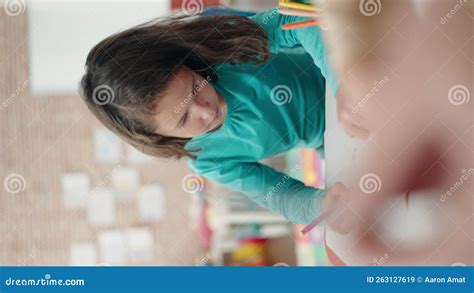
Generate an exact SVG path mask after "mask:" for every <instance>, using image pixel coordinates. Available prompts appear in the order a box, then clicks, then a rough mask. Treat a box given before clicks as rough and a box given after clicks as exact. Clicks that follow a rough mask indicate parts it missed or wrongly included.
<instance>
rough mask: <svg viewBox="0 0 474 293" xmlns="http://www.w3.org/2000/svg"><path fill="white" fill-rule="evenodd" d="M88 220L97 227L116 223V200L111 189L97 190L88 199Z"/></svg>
mask: <svg viewBox="0 0 474 293" xmlns="http://www.w3.org/2000/svg"><path fill="white" fill-rule="evenodd" d="M87 220H88V221H89V223H90V224H91V225H95V226H107V225H112V224H113V223H115V198H114V195H113V193H112V190H111V189H110V188H101V189H96V190H94V191H93V192H92V193H91V195H90V196H89V197H88V198H87Z"/></svg>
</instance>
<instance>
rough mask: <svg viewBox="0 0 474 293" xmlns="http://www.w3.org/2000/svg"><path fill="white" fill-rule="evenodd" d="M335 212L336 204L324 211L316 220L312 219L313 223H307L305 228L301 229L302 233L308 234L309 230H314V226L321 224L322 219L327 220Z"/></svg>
mask: <svg viewBox="0 0 474 293" xmlns="http://www.w3.org/2000/svg"><path fill="white" fill-rule="evenodd" d="M333 212H334V206H332V207H331V208H329V210H328V211H326V212H325V213H323V214H322V215H321V216H319V217H317V218H316V219H315V220H314V221H312V222H311V223H309V224H308V225H306V226H305V227H304V228H303V230H301V233H302V234H303V235H306V234H308V232H309V231H311V230H313V229H314V227H316V226H318V225H319V224H321V222H322V221H324V220H326V219H327V218H328V217H329V216H330V215H331V214H332V213H333Z"/></svg>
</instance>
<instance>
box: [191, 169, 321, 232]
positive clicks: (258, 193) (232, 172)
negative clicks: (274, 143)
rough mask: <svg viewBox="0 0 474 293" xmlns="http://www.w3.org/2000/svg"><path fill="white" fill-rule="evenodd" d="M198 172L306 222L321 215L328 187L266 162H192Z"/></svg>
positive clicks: (266, 206) (296, 220) (287, 216)
mask: <svg viewBox="0 0 474 293" xmlns="http://www.w3.org/2000/svg"><path fill="white" fill-rule="evenodd" d="M190 166H191V168H192V169H193V170H194V171H195V172H196V173H198V174H200V175H203V176H205V177H207V178H209V179H211V180H214V181H216V182H218V183H220V184H223V185H225V186H227V187H229V188H231V189H233V190H236V191H239V192H242V193H245V194H247V195H248V196H249V198H250V199H252V200H253V201H255V202H256V203H257V204H259V205H260V206H262V207H264V208H266V209H269V210H272V211H274V212H277V213H279V214H281V215H283V216H284V217H285V218H287V219H288V220H290V221H291V222H293V223H299V224H306V223H310V222H311V221H313V220H314V219H315V218H316V217H317V216H319V215H320V214H321V199H322V197H323V196H324V194H325V193H326V190H318V189H315V188H312V187H309V186H306V185H304V184H303V183H302V182H301V181H299V180H295V179H293V178H292V177H290V176H289V175H287V174H284V173H282V172H278V171H277V170H275V169H273V168H271V167H269V166H267V165H264V164H262V163H258V162H256V163H248V162H236V163H229V162H227V163H226V164H224V165H221V164H219V163H218V162H208V163H207V162H199V160H198V161H195V162H193V163H190Z"/></svg>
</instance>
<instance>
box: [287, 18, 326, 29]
mask: <svg viewBox="0 0 474 293" xmlns="http://www.w3.org/2000/svg"><path fill="white" fill-rule="evenodd" d="M318 24H319V22H318V21H317V20H314V19H312V20H305V21H298V22H292V23H288V24H285V25H283V26H282V27H281V28H282V29H284V30H293V29H297V28H305V27H309V26H316V25H318Z"/></svg>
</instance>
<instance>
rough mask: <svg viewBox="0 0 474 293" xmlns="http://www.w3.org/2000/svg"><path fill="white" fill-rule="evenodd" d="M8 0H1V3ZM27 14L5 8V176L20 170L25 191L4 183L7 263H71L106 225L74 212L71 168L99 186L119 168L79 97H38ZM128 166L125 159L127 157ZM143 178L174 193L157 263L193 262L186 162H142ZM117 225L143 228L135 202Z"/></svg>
mask: <svg viewBox="0 0 474 293" xmlns="http://www.w3.org/2000/svg"><path fill="white" fill-rule="evenodd" d="M0 3H1V1H0ZM26 13H27V11H26V12H25V13H24V14H21V15H18V16H8V15H6V14H5V12H4V10H3V9H0V105H1V109H0V125H1V128H0V161H1V165H0V179H1V182H0V183H2V184H3V181H4V178H6V176H8V175H9V174H11V173H18V174H20V175H22V176H23V177H24V179H25V190H24V191H22V192H19V193H17V194H11V193H7V192H6V191H5V188H3V186H1V188H0V265H67V264H68V259H69V246H70V244H71V243H73V242H80V241H92V242H96V241H97V232H98V231H99V230H100V229H98V228H94V227H91V226H90V225H89V224H88V223H87V221H86V214H85V211H84V210H77V211H74V210H66V209H65V208H64V206H63V201H62V194H61V176H62V174H63V172H69V171H81V172H86V173H88V174H89V176H90V177H91V181H92V182H91V184H92V187H94V186H96V185H98V184H100V183H101V181H102V180H103V178H105V177H106V176H107V174H109V173H110V172H111V170H112V168H113V167H114V166H115V165H112V164H109V165H107V164H98V163H96V162H95V159H94V145H93V140H92V139H93V130H94V128H95V127H96V126H99V124H98V122H97V121H96V120H95V118H94V117H92V115H91V114H89V113H88V111H87V109H86V107H85V106H84V105H83V104H82V102H81V100H80V98H79V96H78V95H70V96H54V97H52V96H51V97H50V96H35V97H33V96H30V95H29V91H28V72H29V65H28V42H27V35H26V33H27V31H26V29H27V26H26ZM124 163H125V162H124ZM138 169H139V172H140V175H141V182H142V183H159V184H161V185H162V186H163V187H164V190H165V192H166V197H167V209H168V211H167V213H166V217H165V219H164V220H163V221H162V222H160V223H157V224H153V225H149V227H150V228H152V231H153V234H154V240H155V247H154V254H155V258H154V260H153V261H152V262H151V263H146V264H153V265H193V264H194V262H195V258H196V257H197V256H198V254H199V247H198V242H197V241H196V239H197V238H196V237H197V235H196V234H195V233H194V231H193V230H192V228H191V223H190V222H191V220H190V219H189V211H188V210H189V207H190V200H191V195H189V194H185V193H184V192H183V191H182V190H181V179H182V177H183V175H184V174H187V173H189V172H190V171H189V169H188V167H187V166H186V164H185V163H184V162H166V161H158V160H156V161H154V162H153V163H151V164H147V165H144V166H142V167H139V168H138ZM116 209H117V224H116V225H115V227H119V228H123V227H135V226H140V223H139V221H138V212H137V210H136V206H135V203H131V204H123V203H119V202H117V203H116Z"/></svg>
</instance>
